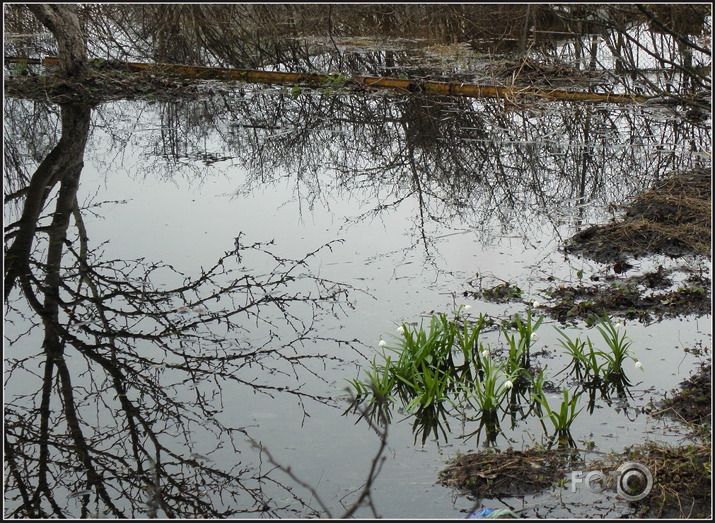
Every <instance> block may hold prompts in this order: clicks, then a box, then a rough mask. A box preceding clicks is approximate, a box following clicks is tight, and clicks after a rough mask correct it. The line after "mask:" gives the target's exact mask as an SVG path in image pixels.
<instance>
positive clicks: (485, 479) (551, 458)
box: [440, 449, 583, 498]
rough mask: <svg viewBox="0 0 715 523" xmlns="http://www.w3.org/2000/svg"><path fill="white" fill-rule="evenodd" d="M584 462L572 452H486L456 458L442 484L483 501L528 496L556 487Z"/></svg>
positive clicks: (444, 474) (445, 471)
mask: <svg viewBox="0 0 715 523" xmlns="http://www.w3.org/2000/svg"><path fill="white" fill-rule="evenodd" d="M582 465H583V462H582V461H580V460H579V459H578V456H577V453H574V452H573V451H571V450H544V449H527V450H523V451H518V450H511V449H510V450H507V451H506V452H501V453H498V452H495V451H494V450H489V449H487V450H484V451H480V452H475V453H472V454H465V455H463V456H459V457H458V458H456V459H454V460H453V461H452V462H451V463H450V464H449V465H448V467H447V468H446V469H444V470H443V471H442V472H441V473H440V482H441V483H442V484H443V485H446V486H449V487H453V488H455V489H457V490H459V491H460V492H462V493H464V494H470V495H474V496H477V497H480V498H496V497H500V496H509V497H511V496H527V495H532V494H538V493H539V492H541V491H543V490H545V489H547V488H550V487H552V486H553V485H555V484H557V483H558V482H559V481H560V480H561V479H562V478H563V477H564V474H566V473H567V472H568V471H569V470H573V469H574V468H579V467H581V466H582Z"/></svg>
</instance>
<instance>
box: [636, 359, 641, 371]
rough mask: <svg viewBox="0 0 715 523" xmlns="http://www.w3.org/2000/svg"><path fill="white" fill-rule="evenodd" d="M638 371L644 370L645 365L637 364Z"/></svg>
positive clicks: (638, 362)
mask: <svg viewBox="0 0 715 523" xmlns="http://www.w3.org/2000/svg"><path fill="white" fill-rule="evenodd" d="M636 369H638V370H643V364H642V363H641V362H640V361H637V362H636Z"/></svg>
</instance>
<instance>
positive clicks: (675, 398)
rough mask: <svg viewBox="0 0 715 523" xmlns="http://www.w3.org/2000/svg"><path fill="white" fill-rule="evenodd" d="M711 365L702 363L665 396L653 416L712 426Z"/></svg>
mask: <svg viewBox="0 0 715 523" xmlns="http://www.w3.org/2000/svg"><path fill="white" fill-rule="evenodd" d="M711 386H712V364H711V363H709V362H708V363H702V364H701V365H700V368H699V369H698V371H697V372H696V373H695V374H693V375H692V376H690V377H689V378H688V379H687V380H685V381H683V382H682V383H681V384H680V389H679V390H675V391H672V392H671V394H670V397H668V396H667V395H666V397H665V399H663V401H662V403H661V404H660V407H661V409H660V410H659V411H658V412H656V413H653V415H659V416H663V415H667V416H670V417H673V418H675V419H678V420H680V421H684V422H686V423H692V424H706V425H710V424H712V390H711Z"/></svg>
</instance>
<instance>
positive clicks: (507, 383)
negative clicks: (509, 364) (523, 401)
mask: <svg viewBox="0 0 715 523" xmlns="http://www.w3.org/2000/svg"><path fill="white" fill-rule="evenodd" d="M504 386H505V387H506V388H507V389H510V388H512V387H513V386H514V384H513V383H512V382H511V381H509V380H506V383H504Z"/></svg>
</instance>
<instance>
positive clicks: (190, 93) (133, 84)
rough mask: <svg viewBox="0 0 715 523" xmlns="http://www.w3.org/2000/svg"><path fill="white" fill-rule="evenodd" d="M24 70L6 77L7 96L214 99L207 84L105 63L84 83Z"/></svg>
mask: <svg viewBox="0 0 715 523" xmlns="http://www.w3.org/2000/svg"><path fill="white" fill-rule="evenodd" d="M41 72H42V69H38V72H34V71H33V70H32V69H31V68H28V69H27V70H24V69H23V72H22V73H21V74H20V75H14V76H6V77H5V79H4V80H5V95H6V96H12V97H16V98H23V99H28V100H43V101H50V102H54V103H58V104H61V103H70V102H76V103H86V104H89V105H96V104H98V103H101V102H105V101H111V100H133V99H147V100H150V101H151V100H168V101H170V100H178V99H182V98H192V99H195V98H197V97H199V96H202V95H203V96H206V95H211V94H213V93H212V90H211V88H210V87H208V88H207V83H206V82H197V81H194V80H191V79H186V78H181V77H179V76H176V75H170V74H159V75H157V74H154V73H149V72H146V73H144V72H136V71H132V72H130V71H127V70H124V69H123V68H122V67H121V65H120V64H116V63H113V62H111V61H105V62H102V63H99V64H93V65H92V67H91V68H90V73H89V75H88V76H87V77H86V78H84V79H83V80H82V81H73V80H68V79H63V78H60V77H58V76H55V75H53V74H48V75H44V74H41Z"/></svg>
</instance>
